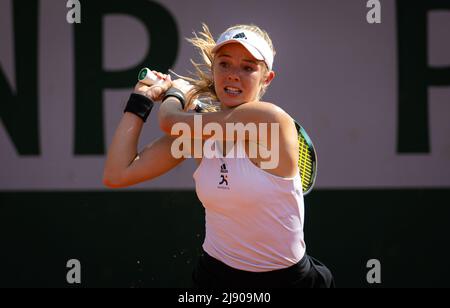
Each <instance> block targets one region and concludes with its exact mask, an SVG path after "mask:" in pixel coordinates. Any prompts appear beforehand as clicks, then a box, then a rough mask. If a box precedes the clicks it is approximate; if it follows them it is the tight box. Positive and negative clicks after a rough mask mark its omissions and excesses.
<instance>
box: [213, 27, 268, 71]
mask: <svg viewBox="0 0 450 308" xmlns="http://www.w3.org/2000/svg"><path fill="white" fill-rule="evenodd" d="M230 43H240V44H242V46H244V47H245V48H246V49H247V50H248V51H249V52H250V53H251V54H252V55H253V56H254V57H255V58H256V59H257V60H260V61H264V62H265V63H266V65H267V67H268V68H269V70H272V65H273V58H274V55H273V51H272V48H270V46H269V44H268V43H267V42H266V40H265V39H264V38H262V37H261V36H259V35H258V34H256V33H254V32H252V31H249V30H244V29H239V28H238V29H233V30H230V31H226V32H224V33H223V34H222V35H221V36H220V37H219V39H218V40H217V43H216V46H215V47H214V49H213V50H212V52H213V53H215V52H217V50H219V48H220V47H222V46H223V45H226V44H230Z"/></svg>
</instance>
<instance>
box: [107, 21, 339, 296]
mask: <svg viewBox="0 0 450 308" xmlns="http://www.w3.org/2000/svg"><path fill="white" fill-rule="evenodd" d="M190 42H191V43H192V44H193V45H194V46H195V47H196V48H198V49H199V51H200V55H201V56H202V59H203V63H195V62H193V63H194V66H195V68H196V73H197V77H196V78H194V79H187V80H188V81H189V83H188V82H187V81H186V80H184V79H177V80H174V81H172V80H171V77H170V76H169V75H165V74H161V73H159V72H155V73H156V74H157V76H158V77H159V78H160V79H162V80H164V82H163V83H160V84H157V85H153V86H148V85H146V84H143V83H140V82H139V83H138V84H137V85H136V87H135V91H134V93H133V94H131V96H130V100H129V101H128V103H127V106H126V108H125V110H124V115H123V118H122V120H121V122H120V124H119V126H118V128H117V130H116V132H115V135H114V138H113V140H112V143H111V145H110V147H109V150H108V156H107V160H106V163H105V168H104V178H103V182H104V184H105V185H106V186H107V187H111V188H117V187H126V186H130V185H133V184H136V183H140V182H143V181H148V180H151V179H154V178H156V177H158V176H160V175H162V174H164V173H166V172H168V171H169V170H171V169H172V168H174V167H175V166H177V165H178V164H180V163H181V162H182V161H183V160H184V159H185V158H184V157H179V156H177V157H175V156H176V155H173V147H172V144H173V142H174V141H175V140H176V139H177V137H179V133H178V134H175V133H174V132H172V129H173V128H174V126H175V125H176V124H177V123H184V124H183V125H184V127H188V128H190V133H189V135H188V138H189V140H190V142H191V145H192V146H186V145H185V146H183V149H182V150H183V151H185V152H186V151H187V152H189V153H188V155H189V156H190V157H194V156H195V153H194V152H195V148H196V144H197V145H198V141H199V140H200V144H201V145H202V150H203V146H205V140H207V139H209V138H210V137H211V135H212V134H211V132H209V133H208V132H207V130H204V129H203V128H205V127H207V125H209V124H214V125H216V127H218V128H221V129H222V130H221V131H222V132H226V131H227V130H226V125H227V123H242V124H243V125H248V124H255V125H256V126H257V127H260V126H258V125H259V124H269V125H267V126H266V127H267V128H268V130H267V131H266V133H267V134H268V136H270V135H271V134H273V133H276V134H277V136H276V137H277V138H276V139H273V138H264V134H263V133H262V132H261V131H258V133H257V134H256V135H255V134H244V135H242V134H232V135H233V136H227V135H226V134H225V133H223V134H216V135H215V136H214V138H215V139H214V140H213V142H212V143H211V144H210V146H209V147H208V148H210V149H211V150H212V151H213V152H214V153H213V154H215V155H213V156H211V155H205V152H204V151H203V152H202V154H203V155H201V156H200V157H198V158H196V159H197V162H198V167H197V170H196V171H195V172H194V175H193V177H194V180H195V186H196V192H197V196H198V198H199V199H200V201H201V202H202V204H203V206H204V208H205V215H206V217H205V218H206V219H205V221H206V226H205V228H206V232H205V239H204V243H203V246H202V248H203V250H204V251H203V253H202V255H201V257H200V258H199V261H198V264H197V266H196V268H195V269H194V272H193V275H192V277H193V281H194V284H195V285H196V286H198V287H200V288H230V287H299V288H316V287H334V280H333V276H332V274H331V272H330V271H329V269H328V268H327V267H326V266H325V265H323V264H322V263H321V262H319V261H317V260H316V259H314V258H312V257H310V256H309V255H308V254H306V245H305V241H304V235H303V225H304V221H305V217H304V203H303V194H302V185H301V178H300V175H299V170H298V165H297V161H298V142H297V131H296V128H295V125H294V123H293V120H292V118H291V117H290V116H289V115H288V114H287V113H286V112H284V111H283V110H282V109H281V108H280V107H278V106H277V105H276V104H274V103H268V102H263V101H261V97H262V96H263V94H264V93H265V91H266V90H267V88H268V87H269V85H270V83H271V81H272V80H273V79H274V77H275V73H274V71H273V70H272V66H273V60H274V55H275V50H274V48H273V45H272V41H271V39H270V37H269V35H268V34H267V32H265V31H264V30H262V29H260V28H259V27H257V26H254V25H238V26H234V27H231V28H229V29H227V30H226V31H225V32H224V33H223V34H222V35H221V36H220V38H219V39H218V41H217V42H216V41H215V40H214V38H213V36H212V35H211V33H210V31H209V29H208V27H207V26H206V25H203V31H202V32H200V36H197V35H196V36H195V37H194V38H192V39H190ZM199 96H201V97H203V98H204V97H208V98H209V99H211V100H212V101H217V102H218V104H219V105H220V110H218V111H216V112H208V113H202V114H201V115H199V114H198V113H194V112H188V110H191V109H192V108H191V107H192V104H193V101H194V98H197V97H199ZM159 100H161V101H162V104H161V106H160V109H159V113H158V117H159V122H160V127H161V129H162V130H163V131H164V132H165V133H166V135H165V136H163V137H161V138H159V139H157V140H155V141H154V142H153V143H151V144H149V145H148V146H147V147H145V149H144V150H143V151H142V152H140V153H137V144H138V138H139V136H140V133H141V129H142V126H143V123H144V122H145V121H146V119H147V117H148V115H149V113H150V111H151V109H152V107H153V102H154V101H159ZM199 117H201V125H202V130H201V131H200V133H198V132H197V133H194V131H195V128H196V127H195V124H196V121H198V120H199ZM272 124H276V129H275V128H273V127H275V126H272ZM197 125H198V123H197ZM274 140H276V143H277V144H276V146H275V145H274ZM196 142H197V143H196ZM254 144H257V148H258V149H262V148H263V149H266V150H269V149H271V148H273V149H276V150H277V153H276V154H277V155H279V160H278V163H277V164H276V166H272V167H271V168H262V165H263V164H264V163H265V162H267V160H268V157H267V155H265V156H264V155H262V154H261V153H262V152H261V151H256V152H257V153H256V155H254V154H255V153H253V152H252V151H251V146H252V145H254ZM197 148H198V147H197ZM230 149H231V150H230ZM197 150H198V149H197ZM230 153H231V154H233V155H230ZM251 154H253V155H251Z"/></svg>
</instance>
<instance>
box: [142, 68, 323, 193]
mask: <svg viewBox="0 0 450 308" xmlns="http://www.w3.org/2000/svg"><path fill="white" fill-rule="evenodd" d="M138 80H139V82H142V83H145V84H147V85H154V84H157V83H158V82H160V79H159V78H158V77H157V76H156V75H155V74H153V72H152V71H150V70H149V69H148V68H144V69H142V70H141V71H140V72H139V76H138ZM194 106H195V107H194V109H193V110H195V111H196V112H198V113H205V112H214V111H219V110H220V107H219V106H217V105H212V104H210V103H205V102H202V101H200V100H195V101H194ZM294 123H295V128H296V129H297V140H298V148H299V153H298V154H299V155H298V169H299V172H300V177H301V179H302V190H303V195H304V196H306V195H307V194H308V193H310V192H311V190H312V189H313V187H314V183H315V181H316V176H317V154H316V150H315V148H314V144H313V143H312V141H311V138H310V137H309V135H308V134H307V133H306V131H305V129H304V128H303V127H302V126H301V125H300V124H299V123H298V122H297V121H295V120H294Z"/></svg>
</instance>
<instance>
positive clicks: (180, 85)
mask: <svg viewBox="0 0 450 308" xmlns="http://www.w3.org/2000/svg"><path fill="white" fill-rule="evenodd" d="M172 87H174V88H177V89H179V90H181V92H183V93H184V95H185V96H187V95H188V93H189V91H190V90H192V88H193V86H192V85H191V84H190V83H189V82H187V81H186V80H184V79H176V80H174V81H172Z"/></svg>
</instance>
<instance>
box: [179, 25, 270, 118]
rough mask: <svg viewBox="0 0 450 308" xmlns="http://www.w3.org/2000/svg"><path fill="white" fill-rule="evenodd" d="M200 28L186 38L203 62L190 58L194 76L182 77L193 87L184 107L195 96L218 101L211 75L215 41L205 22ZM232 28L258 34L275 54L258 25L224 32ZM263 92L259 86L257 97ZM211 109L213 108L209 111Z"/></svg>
mask: <svg viewBox="0 0 450 308" xmlns="http://www.w3.org/2000/svg"><path fill="white" fill-rule="evenodd" d="M202 29H203V31H200V32H199V35H197V33H195V32H194V37H193V38H189V39H187V41H188V42H190V43H191V44H192V45H193V46H194V47H196V48H197V49H198V51H199V53H200V57H201V59H202V61H203V62H202V63H197V62H195V61H194V60H192V59H191V63H192V65H193V66H194V68H195V72H194V74H193V75H194V76H195V77H194V78H189V77H182V78H183V79H185V80H186V81H188V82H189V83H191V84H192V85H193V89H192V90H191V91H190V93H189V94H188V103H187V104H186V108H189V107H190V105H192V103H193V101H194V99H196V98H201V99H206V100H209V101H210V102H213V101H218V98H217V94H216V91H215V89H214V79H213V76H212V65H213V62H214V55H213V53H212V50H213V49H214V47H215V46H216V41H215V40H214V37H213V35H212V34H211V31H210V30H209V27H208V26H207V25H206V24H205V23H202ZM234 29H243V30H248V31H252V32H254V33H256V34H258V35H260V36H261V37H262V38H264V40H265V41H266V42H267V43H268V44H269V46H270V48H271V49H272V51H273V54H274V55H275V49H274V47H273V44H272V40H271V39H270V36H269V34H268V33H267V32H266V31H264V30H263V29H261V28H260V27H258V26H256V25H253V24H250V25H235V26H232V27H230V28H228V29H227V30H225V32H227V31H230V30H234ZM264 68H265V71H264V74H266V73H267V72H268V68H267V66H264ZM180 77H181V76H180ZM265 92H266V87H264V86H261V90H260V91H259V97H258V99H261V97H262V96H263V95H264V93H265ZM213 110H214V108H213V109H211V110H210V111H213Z"/></svg>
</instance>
